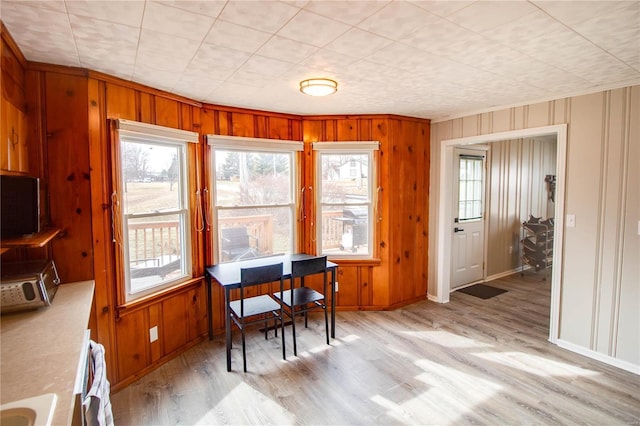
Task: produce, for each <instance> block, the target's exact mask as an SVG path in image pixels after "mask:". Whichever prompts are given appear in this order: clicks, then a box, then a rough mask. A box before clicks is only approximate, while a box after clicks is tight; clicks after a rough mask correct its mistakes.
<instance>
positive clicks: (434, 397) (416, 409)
mask: <svg viewBox="0 0 640 426" xmlns="http://www.w3.org/2000/svg"><path fill="white" fill-rule="evenodd" d="M415 365H416V366H417V367H419V368H420V369H422V370H423V371H424V372H423V373H419V374H418V375H417V376H415V379H416V380H417V381H418V382H419V385H418V386H416V385H415V384H412V385H411V386H407V390H406V393H407V395H406V397H405V398H404V399H402V400H396V401H393V400H392V397H390V396H388V395H386V396H381V395H374V396H373V397H372V398H371V400H372V401H373V402H375V403H377V404H378V405H380V406H382V407H384V408H386V409H387V410H388V411H387V413H386V414H387V415H389V416H390V417H393V418H394V419H397V420H398V421H399V422H401V423H412V422H410V421H409V420H413V421H415V420H416V419H424V418H425V413H427V412H428V413H429V415H428V417H429V421H430V423H433V424H443V423H455V422H459V421H461V419H464V418H465V415H468V414H469V413H471V412H473V409H474V407H475V406H476V405H480V404H482V403H484V402H485V401H487V400H489V399H491V398H493V397H494V396H495V395H496V394H497V393H498V392H500V391H501V390H503V387H502V386H501V385H498V384H496V383H494V382H491V381H489V380H485V379H482V378H479V377H478V376H477V375H476V374H467V373H465V372H463V371H460V370H459V369H455V368H451V367H447V366H444V365H442V364H440V363H437V362H433V361H430V360H427V359H419V360H416V361H415Z"/></svg>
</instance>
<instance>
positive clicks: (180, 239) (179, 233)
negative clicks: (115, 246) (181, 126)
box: [116, 120, 198, 301]
mask: <svg viewBox="0 0 640 426" xmlns="http://www.w3.org/2000/svg"><path fill="white" fill-rule="evenodd" d="M118 127H119V138H120V141H119V142H120V143H119V147H120V150H119V158H120V162H119V165H118V166H119V173H118V175H119V182H118V184H117V186H116V188H119V192H120V195H119V196H117V194H116V198H117V199H118V200H119V201H120V202H121V206H120V208H119V209H117V212H119V213H120V215H121V217H120V218H119V219H120V220H119V223H120V224H121V225H120V226H118V225H116V226H118V228H119V229H118V230H117V234H116V236H117V237H116V240H117V241H118V242H121V248H122V256H123V257H124V261H123V262H122V264H123V269H124V278H125V282H126V292H125V300H126V301H130V300H134V299H136V298H139V297H141V296H145V295H148V294H151V293H154V292H157V291H158V290H161V289H163V288H166V287H168V286H170V285H173V284H176V283H178V282H180V281H181V280H185V279H186V278H190V277H191V240H190V220H189V218H190V216H189V203H188V188H189V185H188V181H187V174H186V158H187V141H196V142H197V140H198V135H197V133H194V132H186V131H182V130H176V129H169V128H163V127H160V126H152V125H148V124H144V123H136V122H130V121H127V120H119V121H118ZM119 231H121V232H119Z"/></svg>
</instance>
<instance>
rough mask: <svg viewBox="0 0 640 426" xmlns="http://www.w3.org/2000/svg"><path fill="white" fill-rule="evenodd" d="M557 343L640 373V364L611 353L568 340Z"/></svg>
mask: <svg viewBox="0 0 640 426" xmlns="http://www.w3.org/2000/svg"><path fill="white" fill-rule="evenodd" d="M556 344H557V345H558V346H559V347H561V348H563V349H566V350H568V351H571V352H575V353H577V354H580V355H584V356H586V357H587V358H591V359H595V360H596V361H600V362H604V363H605V364H609V365H612V366H614V367H617V368H620V369H622V370H625V371H628V372H630V373H633V374H637V375H640V365H635V364H632V363H630V362H628V361H623V360H620V359H618V358H614V357H612V356H609V355H605V354H601V353H600V352H596V351H594V350H591V349H587V348H584V347H582V346H578V345H576V344H574V343H571V342H567V341H566V340H562V339H558V340H557V342H556Z"/></svg>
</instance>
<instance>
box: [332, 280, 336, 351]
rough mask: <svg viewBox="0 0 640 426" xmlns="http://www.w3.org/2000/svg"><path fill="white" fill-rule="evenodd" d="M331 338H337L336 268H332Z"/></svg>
mask: <svg viewBox="0 0 640 426" xmlns="http://www.w3.org/2000/svg"><path fill="white" fill-rule="evenodd" d="M331 338H332V339H335V338H336V269H335V268H333V269H332V270H331Z"/></svg>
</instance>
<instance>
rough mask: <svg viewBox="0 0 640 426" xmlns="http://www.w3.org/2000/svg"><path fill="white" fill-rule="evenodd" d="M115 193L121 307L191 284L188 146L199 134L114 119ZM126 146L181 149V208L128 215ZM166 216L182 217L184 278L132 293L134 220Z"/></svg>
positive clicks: (179, 154) (196, 140)
mask: <svg viewBox="0 0 640 426" xmlns="http://www.w3.org/2000/svg"><path fill="white" fill-rule="evenodd" d="M114 123H115V124H114V127H115V131H114V135H115V137H114V162H113V169H114V176H113V182H114V192H113V194H112V202H113V211H112V214H113V218H112V219H113V234H114V235H113V240H114V243H116V265H117V268H118V271H119V273H118V276H119V277H120V280H119V285H118V302H119V305H121V306H122V305H127V304H130V303H135V302H137V301H139V300H141V299H146V298H148V297H151V296H155V295H157V294H160V293H163V292H164V291H166V290H167V289H169V288H174V287H177V286H180V285H184V284H187V283H189V282H190V281H191V280H192V278H193V262H192V252H193V246H192V244H193V242H192V237H193V236H192V229H191V228H192V223H193V222H192V217H191V215H192V213H193V212H192V209H191V203H190V197H189V194H190V193H191V186H192V182H190V179H189V171H188V165H189V161H188V159H189V143H195V144H197V143H198V140H199V135H198V133H197V132H191V131H186V130H180V129H174V128H170V127H163V126H156V125H152V124H148V123H141V122H135V121H131V120H124V119H118V120H114ZM123 143H138V144H143V145H147V146H148V145H155V146H163V147H176V148H178V163H179V168H180V172H179V176H180V179H179V182H178V184H179V185H180V195H179V197H178V201H179V206H178V207H177V208H176V209H172V210H171V211H163V212H157V213H155V212H144V213H126V205H125V202H126V201H125V197H124V192H123V189H124V187H125V185H124V178H125V176H124V167H123V161H122V160H123V152H122V146H123ZM167 215H172V216H173V215H177V216H178V217H179V225H178V226H179V228H180V254H179V256H180V264H181V267H180V269H181V271H183V272H182V273H181V275H180V276H179V277H175V278H173V279H169V280H166V281H163V282H159V283H157V284H152V285H148V286H146V287H143V288H140V289H139V290H136V291H132V282H131V268H130V259H129V256H130V249H131V248H130V247H129V234H128V232H129V229H128V224H129V222H130V221H131V220H135V219H142V218H145V217H162V216H167Z"/></svg>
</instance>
